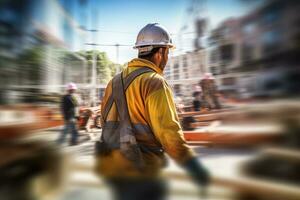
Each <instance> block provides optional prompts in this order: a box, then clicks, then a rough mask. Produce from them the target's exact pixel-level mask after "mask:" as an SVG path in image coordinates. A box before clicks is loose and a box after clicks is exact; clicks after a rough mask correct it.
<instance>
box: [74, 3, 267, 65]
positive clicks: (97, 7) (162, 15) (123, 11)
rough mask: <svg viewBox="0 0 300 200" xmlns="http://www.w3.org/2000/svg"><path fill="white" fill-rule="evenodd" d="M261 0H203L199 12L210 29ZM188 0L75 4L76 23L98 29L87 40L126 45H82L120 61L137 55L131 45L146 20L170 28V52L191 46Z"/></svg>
mask: <svg viewBox="0 0 300 200" xmlns="http://www.w3.org/2000/svg"><path fill="white" fill-rule="evenodd" d="M262 1H263V0H253V1H245V0H244V1H243V0H204V1H202V2H204V3H203V4H201V5H202V6H201V7H200V8H201V9H200V11H201V12H199V13H200V15H201V16H204V17H206V18H207V19H208V20H209V26H208V28H209V29H212V28H214V27H216V26H217V25H218V23H220V22H221V21H223V20H225V19H227V18H230V17H234V16H241V15H244V14H246V13H247V12H249V11H250V10H251V9H253V8H254V7H255V6H257V5H259V4H260V3H261V2H262ZM191 2H192V0H89V1H87V5H86V6H85V10H79V9H82V8H79V7H77V8H75V9H78V10H75V12H76V13H80V15H78V16H77V18H78V21H79V23H81V24H85V27H86V28H87V29H97V30H98V32H88V33H87V34H86V36H85V42H86V43H97V44H108V45H114V44H121V45H129V46H124V47H119V56H117V53H116V52H117V51H116V47H114V46H110V47H106V46H98V47H91V46H86V47H85V48H86V49H91V48H96V49H97V50H100V51H105V52H106V53H107V55H108V57H109V58H110V59H111V60H112V61H114V62H119V63H121V64H123V63H125V62H128V61H129V60H131V59H132V58H134V57H136V55H137V51H136V50H134V49H133V48H132V46H133V45H134V43H135V39H136V36H137V34H138V32H139V30H140V29H141V28H143V27H144V26H145V25H146V24H148V23H153V22H158V23H160V24H162V25H163V26H164V27H166V28H167V29H168V30H169V32H170V33H171V34H172V39H173V41H174V43H175V45H176V46H177V49H176V50H175V51H174V52H173V55H176V54H178V53H182V52H186V51H190V50H192V49H193V46H192V42H193V38H194V34H193V33H191V32H194V30H193V28H194V27H193V26H194V21H193V19H194V18H193V16H191V14H190V12H189V11H188V8H189V7H190V5H191ZM245 2H248V4H246V3H245ZM249 2H251V3H249ZM198 15H199V14H198ZM82 16H84V17H82ZM184 24H185V25H187V27H188V29H186V30H184V31H183V33H184V34H183V35H182V37H181V38H182V39H181V41H182V42H179V39H178V38H179V35H178V33H179V30H180V28H181V27H182V26H183V25H184Z"/></svg>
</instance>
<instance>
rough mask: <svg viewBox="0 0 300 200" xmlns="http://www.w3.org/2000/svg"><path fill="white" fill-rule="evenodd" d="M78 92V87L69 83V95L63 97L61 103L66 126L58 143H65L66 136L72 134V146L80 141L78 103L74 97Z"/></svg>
mask: <svg viewBox="0 0 300 200" xmlns="http://www.w3.org/2000/svg"><path fill="white" fill-rule="evenodd" d="M76 90H77V86H76V84H74V83H69V84H68V85H67V91H68V93H67V94H66V95H64V96H63V97H62V101H61V111H62V114H63V117H64V121H65V126H64V129H63V131H62V132H61V135H60V137H59V139H58V143H59V144H62V143H64V141H65V139H66V136H67V134H68V133H69V132H71V140H70V145H76V144H77V140H78V131H77V127H76V122H77V118H78V108H77V107H78V102H77V100H76V98H75V96H74V93H75V92H76Z"/></svg>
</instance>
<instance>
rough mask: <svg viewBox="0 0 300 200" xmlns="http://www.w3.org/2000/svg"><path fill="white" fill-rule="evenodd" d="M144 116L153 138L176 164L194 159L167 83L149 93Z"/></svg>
mask: <svg viewBox="0 0 300 200" xmlns="http://www.w3.org/2000/svg"><path fill="white" fill-rule="evenodd" d="M145 108H146V115H147V117H148V120H149V125H150V126H151V128H152V130H153V132H154V135H155V137H156V138H157V140H158V141H159V142H160V143H161V145H162V146H163V148H164V150H165V151H166V153H167V154H168V155H170V157H171V158H173V159H174V160H175V161H176V162H177V163H178V164H183V163H185V162H186V161H188V160H190V159H191V158H193V157H194V153H193V151H192V149H190V148H189V147H188V145H187V144H186V141H185V139H184V137H183V132H182V129H181V126H180V123H179V119H178V116H177V113H176V107H175V103H174V101H173V95H172V91H171V90H170V88H169V86H168V85H167V83H165V82H163V84H162V88H160V89H158V90H157V91H155V92H153V93H151V94H150V95H149V96H148V97H147V98H146V101H145Z"/></svg>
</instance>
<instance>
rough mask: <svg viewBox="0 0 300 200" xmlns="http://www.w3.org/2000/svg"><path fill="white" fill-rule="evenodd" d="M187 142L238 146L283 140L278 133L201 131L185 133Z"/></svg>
mask: <svg viewBox="0 0 300 200" xmlns="http://www.w3.org/2000/svg"><path fill="white" fill-rule="evenodd" d="M183 133H184V137H185V139H186V140H187V142H188V143H189V142H192V143H193V144H195V143H196V142H200V143H201V144H202V143H210V144H232V145H234V144H236V145H246V144H248V145H256V144H261V143H266V142H267V143H268V142H274V141H277V140H279V139H280V138H281V134H278V133H257V132H256V133H252V134H251V133H247V134H245V133H217V132H209V133H204V132H200V131H184V132H183Z"/></svg>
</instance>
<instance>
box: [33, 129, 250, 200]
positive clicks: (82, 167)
mask: <svg viewBox="0 0 300 200" xmlns="http://www.w3.org/2000/svg"><path fill="white" fill-rule="evenodd" d="M61 130H62V127H56V128H53V129H48V130H42V131H39V132H38V133H36V134H34V136H33V138H36V139H43V140H47V141H49V142H55V141H56V139H57V138H58V137H59V134H60V132H61ZM100 134H101V129H92V131H91V133H86V132H85V131H80V137H79V144H78V145H76V146H69V145H68V139H67V140H66V142H65V144H63V145H62V147H61V150H62V152H63V154H64V155H67V157H68V158H69V159H68V160H69V161H70V160H71V162H70V163H71V164H69V165H68V166H69V169H68V170H67V172H68V175H66V181H65V182H66V184H65V187H64V189H63V192H62V193H61V194H60V196H59V198H56V199H58V200H82V199H86V200H101V199H103V200H109V199H111V194H110V192H109V188H108V187H107V186H106V185H105V184H104V182H103V180H101V178H99V177H97V176H96V175H95V174H94V173H93V165H94V161H95V160H94V157H93V153H94V143H95V141H96V140H97V138H99V137H100ZM193 148H194V150H195V151H196V152H197V153H198V154H199V155H200V156H199V157H201V161H202V163H203V164H204V165H205V166H206V167H207V168H209V169H210V170H212V171H214V173H215V172H216V173H219V172H221V173H220V174H222V175H224V172H226V173H225V174H226V175H227V176H232V175H233V174H234V173H236V171H235V170H234V169H233V168H232V166H231V164H232V163H235V162H236V161H240V160H243V159H245V158H247V157H248V155H249V150H245V151H242V150H239V151H236V150H228V149H217V148H205V147H193ZM70 158H71V159H70ZM220 163H222V165H220ZM164 171H165V173H166V174H167V173H174V172H175V173H178V174H185V172H183V171H182V169H181V168H179V167H178V166H177V165H176V164H175V163H174V162H173V161H172V160H171V159H169V166H168V167H167V168H166V169H165V170H164ZM167 179H168V181H169V185H170V191H171V194H170V195H169V199H170V200H194V199H199V192H198V191H199V190H198V188H197V187H196V186H195V185H194V184H193V183H192V182H191V181H189V179H186V180H174V179H173V178H172V177H168V176H167ZM209 194H212V195H210V197H209V198H206V199H216V200H217V199H219V200H226V199H232V198H231V197H232V195H233V192H232V191H231V190H228V189H224V188H219V187H209ZM213 194H216V195H213Z"/></svg>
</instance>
